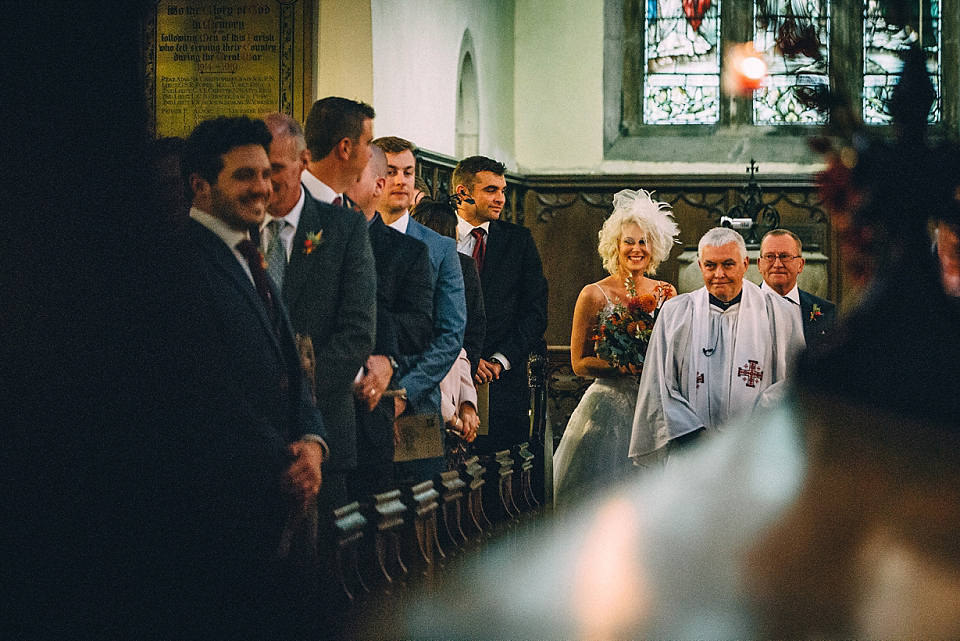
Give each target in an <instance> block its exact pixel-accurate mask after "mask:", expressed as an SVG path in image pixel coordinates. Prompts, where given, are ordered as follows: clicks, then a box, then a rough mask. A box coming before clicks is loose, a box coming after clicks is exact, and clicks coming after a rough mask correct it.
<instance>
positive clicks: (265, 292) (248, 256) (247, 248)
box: [237, 240, 274, 319]
mask: <svg viewBox="0 0 960 641" xmlns="http://www.w3.org/2000/svg"><path fill="white" fill-rule="evenodd" d="M237 251H238V252H240V255H241V256H243V258H244V260H246V261H247V265H248V266H249V267H250V274H251V275H252V276H253V284H254V285H255V286H256V288H257V293H258V294H260V298H261V299H262V300H263V304H264V305H266V307H267V313H268V314H269V315H270V318H271V319H272V318H274V307H273V295H272V294H271V293H270V285H269V284H268V283H267V270H266V269H264V267H263V255H262V254H261V253H260V250H259V249H257V246H256V245H254V244H253V241H252V240H241V241H240V242H239V243H237Z"/></svg>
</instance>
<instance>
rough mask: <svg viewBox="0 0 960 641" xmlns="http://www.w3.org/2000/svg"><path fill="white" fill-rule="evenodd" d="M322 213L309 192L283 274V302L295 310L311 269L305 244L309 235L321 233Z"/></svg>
mask: <svg viewBox="0 0 960 641" xmlns="http://www.w3.org/2000/svg"><path fill="white" fill-rule="evenodd" d="M321 229H322V227H321V224H320V212H319V210H318V208H317V204H316V201H314V199H313V197H312V196H311V195H310V192H307V194H306V198H305V199H304V202H303V211H302V212H300V222H299V223H298V224H297V231H296V233H295V234H294V235H293V247H292V248H291V250H290V262H289V263H287V271H286V272H285V273H284V274H283V300H284V301H286V303H287V306H288V307H289V308H290V309H293V307H294V305H295V304H296V302H297V298H299V296H300V292H302V291H303V285H304V283H305V282H306V280H307V272H308V271H309V267H310V258H311V256H310V255H309V254H307V253H306V252H305V251H304V250H303V244H304V242H306V240H307V234H315V233H317V232H318V231H321Z"/></svg>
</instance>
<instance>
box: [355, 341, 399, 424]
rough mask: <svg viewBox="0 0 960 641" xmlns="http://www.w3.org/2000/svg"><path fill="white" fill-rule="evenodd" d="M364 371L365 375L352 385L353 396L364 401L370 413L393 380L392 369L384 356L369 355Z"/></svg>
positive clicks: (388, 360)
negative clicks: (365, 370)
mask: <svg viewBox="0 0 960 641" xmlns="http://www.w3.org/2000/svg"><path fill="white" fill-rule="evenodd" d="M366 369H367V373H366V374H364V375H363V378H361V379H360V380H359V381H358V382H357V384H356V385H354V387H353V395H354V396H356V397H357V398H358V399H360V400H361V401H364V402H365V403H366V404H367V407H368V408H369V409H370V410H371V411H372V410H373V408H375V407H376V406H377V403H379V402H380V398H381V397H382V396H383V393H384V391H386V389H387V386H388V385H389V384H390V379H392V378H393V367H392V366H391V365H390V359H388V358H387V357H386V356H382V355H380V354H371V355H370V357H369V358H367V363H366Z"/></svg>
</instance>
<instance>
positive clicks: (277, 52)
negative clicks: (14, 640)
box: [145, 0, 313, 136]
mask: <svg viewBox="0 0 960 641" xmlns="http://www.w3.org/2000/svg"><path fill="white" fill-rule="evenodd" d="M312 14H313V12H312V5H311V1H310V0H247V1H246V2H244V1H242V0H239V1H237V2H226V1H223V0H221V1H219V2H210V1H208V0H159V1H158V2H157V8H156V13H155V14H153V15H152V17H151V21H150V24H148V25H146V31H147V33H146V34H145V36H146V37H145V42H146V46H147V50H146V52H145V54H146V56H145V57H146V66H147V78H148V92H149V93H150V95H149V96H148V104H149V105H150V108H151V109H152V110H153V116H154V117H153V122H154V125H155V130H156V134H157V135H158V136H186V135H188V134H189V133H190V131H192V130H193V128H194V126H195V125H196V124H197V123H199V122H201V121H203V120H206V119H208V118H213V117H216V116H239V115H248V116H255V117H259V116H262V115H263V114H265V113H267V112H270V111H281V112H284V113H288V114H290V115H292V116H294V117H295V118H298V119H299V120H300V121H301V122H302V121H303V118H304V115H305V107H304V96H305V95H306V96H309V95H310V84H311V78H310V69H312V56H311V55H310V52H311V48H310V36H309V34H310V28H309V26H308V23H310V22H312V21H311V16H312ZM310 102H312V101H308V102H307V105H306V106H307V108H309V105H310Z"/></svg>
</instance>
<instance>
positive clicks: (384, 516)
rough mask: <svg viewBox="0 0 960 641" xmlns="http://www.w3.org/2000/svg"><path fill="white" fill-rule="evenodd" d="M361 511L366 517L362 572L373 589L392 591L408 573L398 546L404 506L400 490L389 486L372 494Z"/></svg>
mask: <svg viewBox="0 0 960 641" xmlns="http://www.w3.org/2000/svg"><path fill="white" fill-rule="evenodd" d="M361 511H362V512H363V514H364V516H365V517H366V519H367V530H366V535H367V536H366V537H365V540H364V544H363V545H362V546H361V551H362V554H361V574H362V575H363V578H364V580H365V583H366V584H367V585H368V586H369V587H370V588H371V589H372V590H373V591H374V592H375V593H376V592H382V593H387V594H392V593H394V592H396V590H397V589H399V588H400V587H402V586H403V585H404V582H405V581H406V579H407V574H408V571H407V567H406V565H405V564H404V562H403V556H402V553H401V549H400V528H401V527H402V526H403V522H404V518H405V517H406V513H407V506H406V505H404V504H403V501H401V500H400V490H391V491H389V492H383V493H381V494H375V495H373V496H372V497H371V500H370V502H369V503H365V504H364V505H362V506H361Z"/></svg>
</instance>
